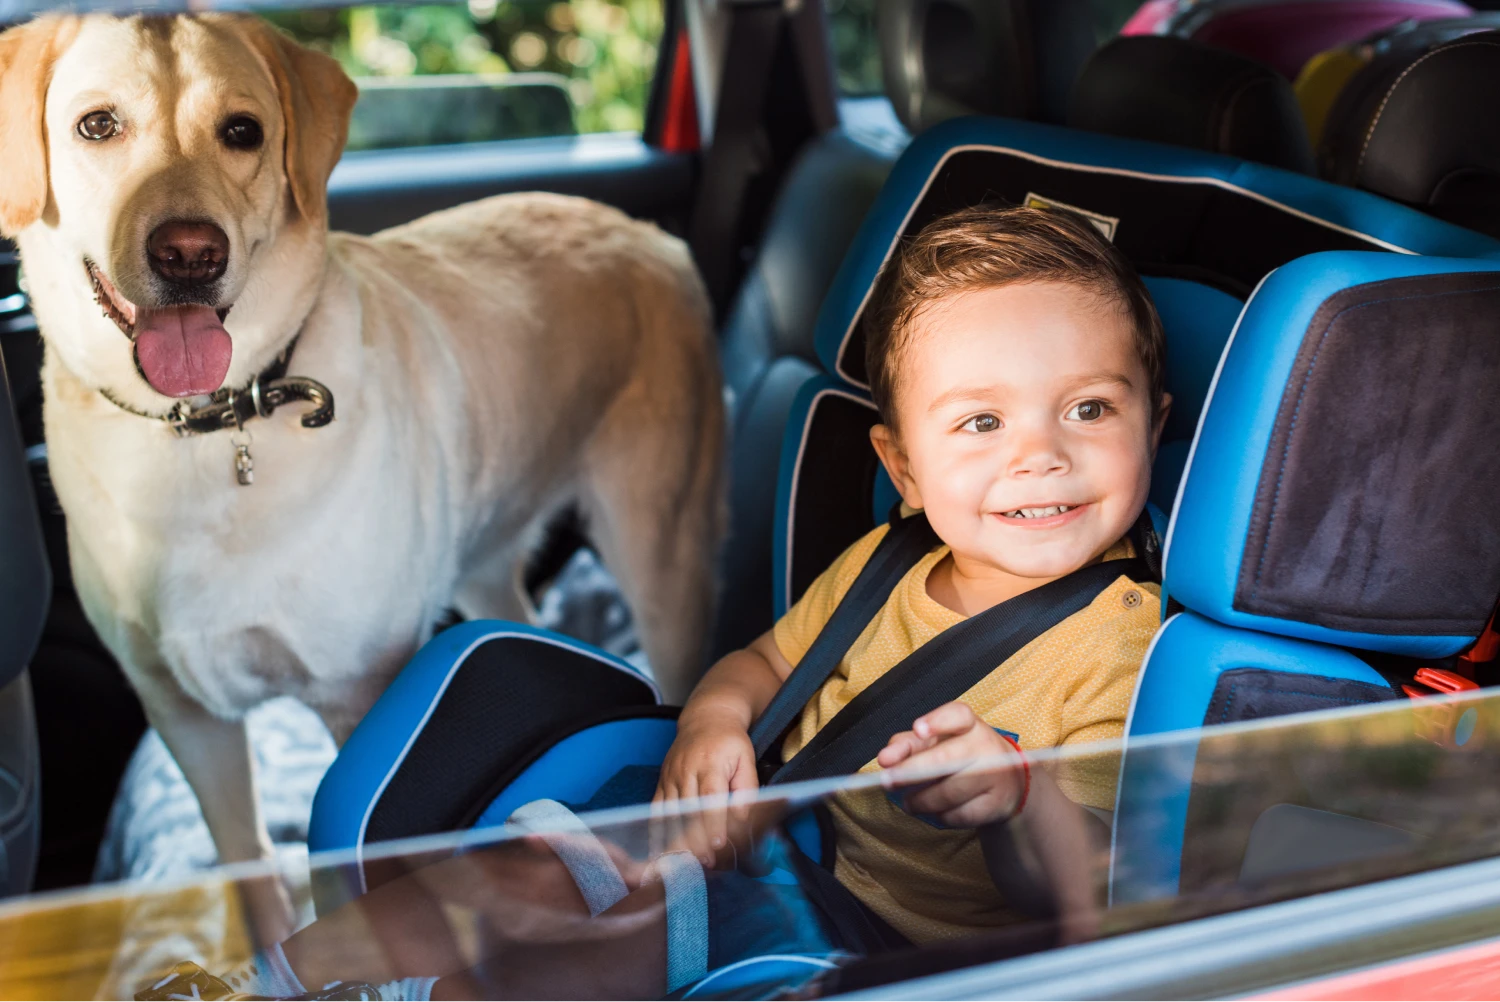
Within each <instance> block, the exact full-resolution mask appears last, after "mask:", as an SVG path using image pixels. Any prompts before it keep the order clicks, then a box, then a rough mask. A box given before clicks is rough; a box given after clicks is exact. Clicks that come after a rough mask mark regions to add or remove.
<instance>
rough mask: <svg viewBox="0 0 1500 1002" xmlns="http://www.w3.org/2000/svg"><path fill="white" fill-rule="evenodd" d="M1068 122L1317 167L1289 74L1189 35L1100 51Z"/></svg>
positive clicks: (1120, 41) (1294, 166) (1303, 168)
mask: <svg viewBox="0 0 1500 1002" xmlns="http://www.w3.org/2000/svg"><path fill="white" fill-rule="evenodd" d="M1068 124H1069V125H1071V126H1073V127H1074V128H1078V129H1085V130H1087V131H1089V132H1103V133H1108V134H1110V135H1115V136H1130V137H1133V138H1136V139H1150V140H1152V141H1154V142H1158V143H1170V144H1171V145H1173V146H1188V147H1192V148H1194V149H1200V150H1208V151H1210V152H1213V153H1226V154H1228V155H1230V156H1235V157H1242V158H1244V159H1246V160H1255V161H1258V162H1260V163H1266V164H1270V165H1272V166H1273V167H1283V168H1286V169H1287V170H1294V171H1299V172H1301V173H1304V174H1310V173H1312V171H1313V154H1312V147H1311V145H1310V144H1309V143H1308V140H1307V133H1306V130H1305V129H1304V128H1303V124H1302V115H1301V112H1300V111H1299V109H1298V107H1297V99H1296V96H1295V95H1294V94H1293V92H1292V87H1291V84H1289V83H1288V82H1287V80H1286V78H1285V77H1283V76H1282V75H1281V74H1279V73H1277V72H1276V71H1275V70H1273V69H1271V68H1270V67H1269V66H1265V65H1263V64H1261V63H1258V62H1256V61H1255V60H1253V59H1251V58H1249V57H1248V56H1242V55H1239V54H1238V53H1234V52H1229V51H1227V50H1224V49H1214V48H1210V47H1209V46H1206V45H1200V44H1198V43H1197V42H1192V41H1189V40H1188V39H1185V38H1167V37H1162V36H1157V35H1139V36H1136V37H1133V38H1117V39H1115V40H1114V41H1112V42H1110V43H1109V44H1108V45H1106V46H1104V47H1103V48H1102V49H1100V50H1099V51H1098V52H1096V53H1094V55H1093V56H1092V57H1091V58H1090V59H1089V61H1088V62H1087V63H1086V64H1085V65H1084V68H1083V72H1082V73H1081V74H1080V75H1079V78H1078V82H1077V83H1076V84H1074V85H1073V96H1072V100H1071V102H1070V104H1069V108H1068Z"/></svg>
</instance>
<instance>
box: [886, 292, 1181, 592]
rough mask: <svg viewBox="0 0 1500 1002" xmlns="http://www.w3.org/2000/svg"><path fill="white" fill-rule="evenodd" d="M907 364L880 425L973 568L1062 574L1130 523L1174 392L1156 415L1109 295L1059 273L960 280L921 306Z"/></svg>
mask: <svg viewBox="0 0 1500 1002" xmlns="http://www.w3.org/2000/svg"><path fill="white" fill-rule="evenodd" d="M897 365H898V367H899V370H898V372H899V374H898V376H897V379H896V399H895V401H894V407H895V410H896V420H897V422H898V424H899V426H900V432H899V435H897V434H893V433H892V431H891V429H889V428H887V427H886V426H884V425H879V426H877V427H876V428H875V429H874V431H872V433H871V437H872V439H873V440H874V443H875V447H876V449H877V451H879V453H880V457H881V459H882V461H883V462H884V463H885V465H886V469H887V470H889V471H890V473H891V477H892V479H893V480H894V481H895V482H896V487H897V489H898V490H900V491H901V495H902V497H903V498H904V499H905V500H906V502H907V503H908V504H910V505H911V506H912V507H914V508H922V509H925V510H926V512H927V518H928V520H929V521H930V522H931V523H932V527H933V529H934V531H936V532H937V534H938V536H940V537H941V538H942V539H943V541H944V542H946V543H947V544H948V545H949V546H950V547H951V548H952V550H953V553H954V559H955V560H956V561H964V562H968V563H970V564H971V567H970V568H968V569H969V570H970V571H971V572H973V571H982V570H983V569H984V568H989V569H992V570H996V571H1000V572H1002V573H1006V574H1010V575H1014V576H1017V577H1022V578H1045V579H1052V578H1057V577H1061V576H1062V575H1064V574H1069V573H1071V572H1073V571H1075V570H1077V569H1078V568H1080V567H1083V566H1085V565H1086V564H1088V563H1090V562H1091V561H1093V560H1095V559H1097V558H1098V557H1099V556H1101V555H1102V554H1103V553H1104V552H1105V551H1106V550H1107V549H1109V547H1110V546H1111V545H1113V544H1114V543H1115V541H1117V540H1118V539H1119V538H1120V537H1121V536H1123V535H1125V533H1126V532H1127V531H1128V530H1129V528H1130V527H1131V525H1132V524H1133V523H1134V522H1135V520H1136V518H1137V516H1138V515H1139V514H1140V512H1141V509H1142V507H1143V506H1144V505H1145V503H1146V494H1147V491H1148V489H1149V487H1150V482H1151V460H1152V457H1153V455H1154V454H1155V452H1156V444H1157V440H1158V439H1159V437H1160V435H1161V428H1162V424H1163V422H1164V420H1165V417H1166V413H1167V406H1168V405H1169V404H1170V400H1167V401H1164V402H1163V404H1162V407H1161V409H1160V411H1159V413H1152V408H1151V400H1150V394H1149V384H1148V379H1147V374H1146V368H1145V366H1144V365H1143V364H1142V362H1141V360H1140V356H1139V354H1138V352H1137V351H1136V348H1135V342H1134V334H1133V332H1132V330H1131V326H1130V321H1129V319H1128V317H1127V316H1126V315H1125V314H1124V312H1123V311H1121V310H1120V309H1119V308H1118V307H1117V306H1116V305H1115V304H1114V303H1112V302H1110V301H1108V300H1106V299H1104V298H1103V297H1101V296H1100V295H1099V294H1098V293H1096V292H1093V291H1092V290H1089V289H1087V288H1084V287H1080V286H1077V285H1070V284H1064V283H1058V282H1033V283H1028V284H1024V285H1009V286H1003V287H1001V288H998V289H984V290H978V291H974V292H965V293H960V294H958V295H955V296H953V297H951V298H950V299H948V300H945V301H943V302H940V303H936V304H934V305H933V306H932V307H930V308H928V309H927V310H926V311H924V312H923V313H922V314H921V315H920V316H919V317H918V318H917V320H916V322H915V324H914V326H913V329H912V330H911V331H910V335H909V340H908V342H907V344H906V346H905V348H904V349H903V351H902V353H901V355H900V356H899V358H898V359H897Z"/></svg>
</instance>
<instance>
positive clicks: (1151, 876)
mask: <svg viewBox="0 0 1500 1002" xmlns="http://www.w3.org/2000/svg"><path fill="white" fill-rule="evenodd" d="M1394 698H1398V693H1396V691H1395V690H1393V689H1392V688H1391V687H1390V686H1389V685H1388V684H1387V682H1386V680H1385V679H1384V678H1383V677H1382V676H1381V675H1380V674H1379V673H1378V672H1376V671H1375V670H1374V669H1373V668H1371V667H1370V666H1369V665H1367V664H1366V663H1365V662H1363V661H1361V660H1360V659H1359V658H1357V657H1355V656H1354V655H1353V654H1350V653H1349V652H1348V651H1344V650H1340V649H1338V648H1335V647H1329V646H1326V645H1323V644H1317V643H1309V642H1307V641H1303V640H1294V639H1290V638H1287V637H1279V636H1272V635H1268V634H1262V633H1255V632H1253V631H1250V630H1242V629H1236V628H1233V627H1228V626H1224V625H1222V624H1220V623H1216V622H1214V621H1213V620H1211V619H1207V618H1205V617H1203V616H1199V615H1196V614H1194V613H1191V612H1184V613H1180V614H1178V615H1175V616H1173V617H1172V618H1171V619H1169V620H1168V621H1167V624H1166V625H1165V626H1164V627H1162V629H1161V631H1160V632H1158V633H1157V635H1156V637H1155V639H1154V640H1153V641H1152V645H1151V649H1150V651H1149V652H1148V653H1147V655H1146V662H1145V664H1144V666H1143V667H1142V669H1141V674H1140V678H1139V680H1138V682H1137V687H1136V693H1135V699H1134V701H1133V702H1132V704H1131V708H1130V716H1129V719H1128V721H1127V722H1126V742H1125V753H1124V757H1123V760H1122V762H1121V768H1120V784H1119V790H1118V794H1117V796H1116V803H1115V818H1114V844H1113V853H1112V857H1111V872H1110V887H1111V892H1110V893H1111V902H1112V904H1129V903H1132V902H1137V901H1146V900H1151V899H1155V898H1162V897H1171V896H1173V895H1175V894H1177V892H1178V887H1179V880H1180V878H1181V874H1182V855H1183V846H1184V844H1185V843H1184V840H1185V839H1186V838H1189V837H1191V836H1192V834H1193V833H1192V832H1190V831H1189V804H1190V801H1191V797H1192V792H1193V775H1194V763H1195V760H1196V756H1197V751H1198V740H1199V734H1198V733H1195V731H1196V729H1197V728H1201V727H1204V726H1209V725H1217V724H1223V723H1231V722H1237V721H1242V720H1251V719H1258V718H1261V717H1268V716H1278V715H1281V714H1283V713H1288V712H1305V711H1308V710H1327V709H1339V708H1342V707H1347V706H1353V705H1358V704H1362V703H1372V702H1379V701H1383V700H1388V699H1394Z"/></svg>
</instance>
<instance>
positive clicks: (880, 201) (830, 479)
mask: <svg viewBox="0 0 1500 1002" xmlns="http://www.w3.org/2000/svg"><path fill="white" fill-rule="evenodd" d="M997 199H998V200H1005V201H1009V202H1012V203H1016V204H1022V203H1026V202H1028V201H1029V202H1032V203H1033V204H1057V205H1062V206H1065V207H1068V208H1072V209H1076V210H1079V211H1082V212H1084V213H1086V214H1088V216H1089V217H1090V218H1091V219H1093V220H1094V221H1095V223H1096V225H1098V226H1100V227H1101V229H1103V230H1105V231H1106V232H1107V234H1108V235H1109V236H1110V238H1111V239H1112V240H1113V241H1114V243H1115V244H1116V245H1117V246H1118V247H1119V248H1120V249H1121V251H1123V252H1124V253H1125V255H1126V257H1128V258H1129V259H1130V260H1131V262H1132V263H1134V264H1135V266H1136V268H1137V270H1138V271H1139V272H1140V273H1141V275H1142V277H1143V279H1144V281H1145V283H1146V285H1147V287H1148V288H1149V289H1150V290H1151V294H1152V297H1153V299H1154V300H1155V302H1156V306H1157V310H1158V312H1159V313H1160V314H1161V318H1162V325H1163V327H1164V328H1165V330H1166V336H1167V374H1166V376H1167V378H1166V383H1167V389H1168V390H1169V391H1170V392H1171V393H1172V396H1173V405H1172V413H1171V415H1170V417H1169V418H1168V421H1167V427H1166V430H1165V432H1164V434H1163V437H1162V446H1161V451H1160V453H1159V454H1158V456H1157V461H1156V467H1155V471H1154V475H1153V480H1152V490H1151V501H1152V503H1153V504H1155V505H1156V506H1157V507H1158V508H1159V509H1160V510H1161V511H1167V510H1169V509H1170V508H1171V506H1172V502H1173V499H1174V497H1175V496H1176V492H1177V483H1178V480H1179V477H1180V474H1181V470H1182V467H1183V464H1184V463H1185V462H1186V459H1187V453H1188V446H1189V444H1190V442H1191V441H1192V437H1193V432H1194V429H1195V428H1196V427H1197V424H1198V415H1199V413H1200V412H1201V410H1202V407H1203V401H1204V399H1205V398H1206V397H1207V395H1208V388H1209V384H1210V383H1211V382H1212V379H1213V373H1214V367H1215V366H1216V365H1217V363H1218V360H1219V356H1220V353H1221V351H1222V349H1223V347H1224V344H1225V343H1226V342H1227V341H1228V339H1229V334H1230V331H1231V330H1232V328H1233V326H1234V323H1235V321H1236V319H1237V318H1238V317H1239V314H1240V309H1241V307H1242V305H1243V303H1244V301H1245V300H1246V299H1247V298H1248V297H1249V295H1250V293H1251V291H1252V290H1253V289H1254V288H1255V286H1256V285H1257V284H1258V283H1259V282H1260V281H1261V280H1262V279H1263V278H1264V277H1265V276H1266V275H1267V274H1269V273H1270V272H1271V271H1272V270H1274V269H1275V268H1277V267H1279V266H1281V265H1283V264H1286V263H1287V262H1288V261H1291V260H1293V259H1294V258H1297V257H1300V256H1302V255H1304V254H1310V253H1314V252H1317V251H1326V250H1383V251H1393V252H1397V253H1402V254H1440V255H1444V256H1451V257H1476V256H1484V255H1491V256H1494V255H1500V242H1497V241H1494V240H1491V239H1489V238H1487V237H1483V236H1481V235H1479V234H1476V233H1472V232H1469V231H1466V230H1462V229H1460V228H1458V227H1456V226H1452V225H1447V224H1443V223H1439V222H1438V221H1436V220H1434V219H1431V218H1430V217H1427V216H1424V215H1422V214H1421V213H1418V212H1415V211H1413V210H1411V209H1408V208H1405V207H1404V206H1399V205H1395V204H1393V203H1390V202H1387V201H1384V200H1383V199H1380V198H1374V197H1369V196H1368V195H1367V194H1366V193H1364V192H1357V191H1352V190H1350V189H1348V188H1341V187H1337V186H1335V185H1331V184H1328V183H1326V182H1321V181H1316V180H1313V179H1312V178H1308V177H1305V176H1302V175H1298V174H1293V173H1291V172H1288V171H1283V170H1278V169H1276V168H1273V167H1266V166H1263V165H1260V164H1254V163H1249V162H1247V161H1243V160H1236V159H1233V158H1230V157H1224V156H1218V155H1215V154H1211V153H1202V152H1198V151H1193V150H1185V149H1177V148H1174V147H1169V146H1162V145H1158V144H1155V143H1146V142H1138V141H1133V140H1129V139H1118V138H1114V137H1109V136H1099V135H1092V134H1088V133H1082V132H1078V131H1075V130H1070V129H1060V128H1055V127H1051V126H1046V125H1038V124H1035V123H1030V122H1018V121H1009V120H1005V119H992V118H969V119H958V120H954V121H951V122H946V123H943V124H942V125H939V126H936V127H934V128H932V129H930V130H928V131H927V132H925V133H923V134H922V135H921V136H918V137H917V138H916V139H915V140H913V141H912V144H911V145H910V146H909V147H908V148H907V151H906V153H905V154H904V155H903V156H902V157H901V159H900V160H899V161H898V162H897V164H896V166H895V168H894V169H893V170H892V171H891V175H890V178H889V179H888V180H887V182H886V185H885V187H884V188H883V189H882V191H881V193H880V196H879V197H878V198H877V199H876V202H875V205H874V207H873V208H872V209H871V211H870V214H869V216H867V217H866V219H865V223H864V225H863V227H861V229H860V232H859V236H858V237H857V238H856V240H855V241H854V244H853V246H852V248H851V249H850V251H849V254H848V255H847V256H846V257H845V259H844V264H843V266H842V268H840V270H839V273H838V275H837V276H836V277H835V278H834V282H833V286H832V288H831V289H830V290H829V294H828V298H827V299H825V300H824V303H823V309H822V312H821V313H820V314H819V317H818V331H817V339H816V347H817V351H818V356H819V358H820V359H821V360H822V362H823V365H824V368H825V370H826V372H825V374H823V375H822V376H820V377H814V378H810V379H808V380H806V381H805V382H804V384H803V386H802V388H801V390H800V391H799V393H800V395H799V397H798V399H797V402H796V406H795V407H794V409H793V412H792V418H791V419H790V420H789V421H788V422H787V430H786V442H785V444H784V446H783V455H784V456H787V457H789V459H790V461H787V462H783V464H782V467H781V484H780V487H779V490H778V505H779V506H780V507H779V508H778V511H777V519H776V525H777V536H776V540H775V542H776V550H775V553H774V555H773V556H774V559H775V576H774V579H773V580H774V588H775V609H774V611H775V614H776V615H777V616H780V615H781V614H782V613H784V612H785V611H786V609H787V608H788V607H789V606H790V604H791V603H792V602H794V601H795V600H796V599H797V597H798V596H800V595H801V594H802V592H803V590H805V589H806V588H807V586H808V585H809V584H811V583H812V580H813V578H815V577H816V576H817V575H818V574H819V573H821V571H822V570H823V568H825V567H827V566H828V564H829V563H830V562H831V561H832V560H833V559H834V558H835V557H836V556H838V554H840V553H841V552H843V550H844V549H845V548H846V547H847V546H849V544H850V543H852V542H854V540H856V539H858V538H859V537H860V536H862V535H864V534H865V533H866V532H868V531H869V530H870V529H872V528H873V527H874V526H875V525H876V524H878V522H879V521H880V520H881V519H883V518H884V515H885V512H886V510H887V509H888V508H889V506H890V503H891V502H892V501H893V500H894V499H895V490H894V488H893V487H892V486H891V484H890V482H889V480H888V479H887V478H886V477H885V474H884V472H883V471H882V470H881V469H880V467H879V462H878V460H877V458H876V456H875V453H874V450H873V449H871V448H870V447H869V446H868V444H867V440H868V433H869V428H870V426H871V425H873V424H874V423H875V422H876V421H877V420H878V416H877V414H876V412H875V408H874V406H873V405H872V404H871V403H870V400H869V396H868V393H867V392H866V391H867V389H868V384H867V380H866V377H865V361H864V337H863V334H862V332H861V329H860V325H861V322H862V318H863V310H864V304H865V301H866V299H867V298H868V296H869V294H870V291H871V289H872V288H873V286H874V282H875V277H876V276H877V275H878V274H879V272H880V269H881V267H882V266H883V265H884V264H885V262H886V261H887V260H888V259H889V257H890V255H891V253H892V252H893V251H894V249H895V248H896V246H897V245H898V243H899V242H900V241H901V240H902V239H903V238H905V237H909V236H911V235H913V234H915V233H916V232H917V231H918V230H919V229H921V228H922V226H924V225H925V224H926V223H927V222H929V221H931V220H932V219H934V218H936V217H938V216H940V215H943V214H945V213H947V212H951V211H953V210H955V209H959V208H963V207H965V206H969V205H974V204H978V203H980V202H983V201H987V200H997Z"/></svg>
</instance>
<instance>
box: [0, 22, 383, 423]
mask: <svg viewBox="0 0 1500 1002" xmlns="http://www.w3.org/2000/svg"><path fill="white" fill-rule="evenodd" d="M356 96H357V91H356V90H355V87H354V84H353V83H352V82H351V81H350V80H349V78H348V77H347V76H345V75H344V73H343V71H342V70H341V69H340V68H339V66H338V64H337V63H336V62H334V60H332V59H330V58H329V57H328V56H325V55H322V54H321V53H317V52H313V51H311V50H309V49H305V48H303V47H301V46H299V45H297V44H296V43H294V42H292V41H291V40H290V39H288V38H286V37H285V36H283V35H282V34H280V33H279V32H277V31H276V30H275V29H273V28H271V27H270V26H269V25H267V24H265V23H264V22H262V21H260V20H258V19H255V18H252V17H246V16H235V15H203V16H176V17H127V18H114V17H105V16H89V17H82V18H79V17H44V18H41V19H38V20H36V21H32V22H30V23H27V24H24V25H21V26H20V27H17V28H12V29H11V30H9V31H7V32H5V33H4V34H3V35H0V165H3V166H0V231H3V232H4V233H6V234H8V235H12V236H14V237H15V238H16V240H17V243H18V245H19V246H20V249H21V255H22V265H23V267H24V268H25V270H26V276H27V282H28V287H29V291H30V293H31V296H32V301H33V304H34V307H35V309H36V311H37V318H38V320H39V321H40V324H41V327H42V331H43V334H44V335H45V336H46V338H47V340H48V344H49V346H50V347H51V349H52V350H53V351H54V353H55V354H56V355H57V356H58V357H59V359H60V360H61V361H62V363H63V364H64V365H66V366H67V367H68V368H69V369H70V370H72V372H73V373H74V374H76V375H77V376H79V377H80V378H81V379H82V380H83V381H84V382H85V383H86V384H88V385H90V386H93V387H95V388H98V389H102V390H105V391H108V392H110V393H111V394H112V395H114V396H116V398H117V399H119V400H121V401H122V402H125V403H128V404H130V405H131V406H134V407H137V408H141V409H144V410H148V411H150V412H153V413H161V412H164V411H166V410H167V409H168V408H169V407H170V406H171V405H172V403H173V402H174V401H173V399H172V398H177V397H188V396H194V395H198V394H202V393H210V392H213V391H214V390H217V389H219V388H220V387H221V386H224V385H230V386H239V385H244V384H245V383H247V382H248V381H249V380H250V378H251V377H252V376H253V375H254V374H255V372H257V371H259V369H260V368H262V367H264V366H265V365H267V364H268V363H269V361H270V358H271V357H272V356H274V354H275V353H276V352H277V351H278V350H280V348H281V347H282V346H284V344H285V341H286V339H287V338H288V337H290V335H291V333H292V332H293V331H295V329H296V324H297V323H298V322H299V321H300V318H301V317H302V316H303V315H304V314H305V313H306V311H307V309H308V308H309V306H310V303H311V300H312V296H313V295H314V294H315V290H316V284H317V282H318V280H319V279H320V277H321V274H322V267H321V263H322V253H323V242H324V237H325V235H326V232H327V194H326V186H327V182H328V175H329V174H330V173H331V172H332V170H333V166H334V164H335V162H336V161H337V160H338V157H339V154H340V153H341V151H342V150H343V146H344V138H345V136H346V134H347V131H348V124H349V114H350V111H351V109H352V108H353V106H354V100H355V98H356ZM231 311H233V318H232V319H231V317H230V314H231ZM231 334H232V336H231Z"/></svg>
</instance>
